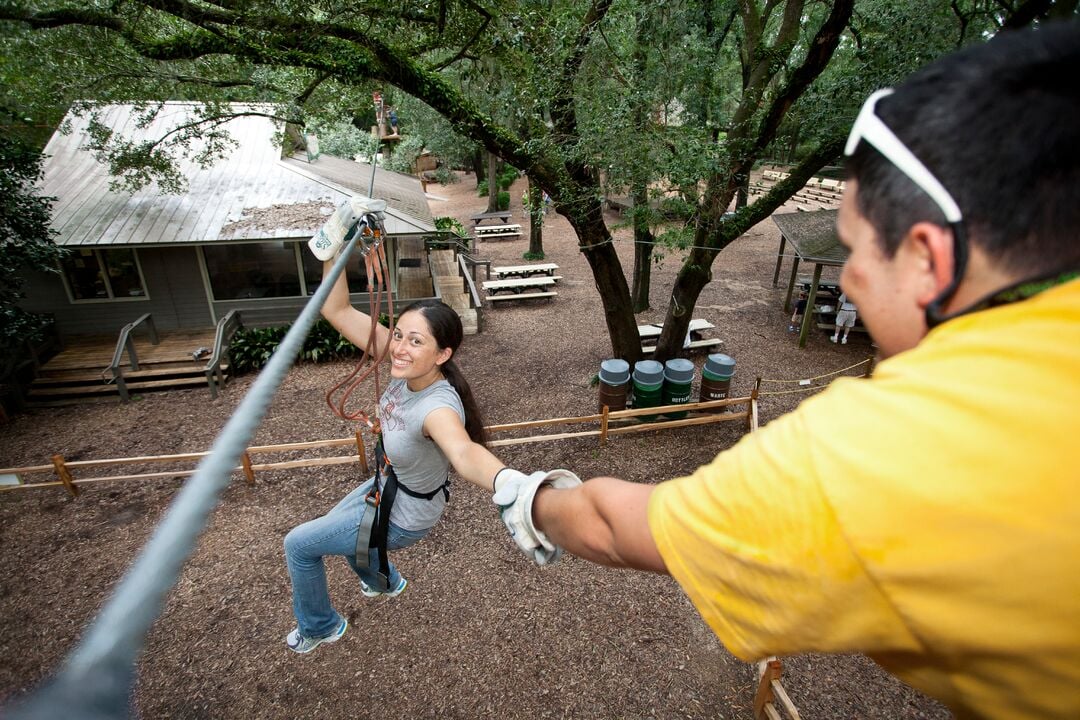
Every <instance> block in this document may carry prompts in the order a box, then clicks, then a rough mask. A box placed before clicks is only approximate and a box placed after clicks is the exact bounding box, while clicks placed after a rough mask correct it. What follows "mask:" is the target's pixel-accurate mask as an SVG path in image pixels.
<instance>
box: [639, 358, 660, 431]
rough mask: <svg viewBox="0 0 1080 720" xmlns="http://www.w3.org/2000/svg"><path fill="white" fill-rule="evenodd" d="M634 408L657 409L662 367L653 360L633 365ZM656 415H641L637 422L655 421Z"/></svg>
mask: <svg viewBox="0 0 1080 720" xmlns="http://www.w3.org/2000/svg"><path fill="white" fill-rule="evenodd" d="M633 377H634V408H635V409H637V408H648V407H657V406H658V405H660V395H661V392H662V389H663V387H664V366H663V365H661V364H660V363H658V362H656V361H655V360H641V361H639V362H636V363H634V376H633ZM655 419H656V415H642V416H640V417H638V420H641V421H649V420H655Z"/></svg>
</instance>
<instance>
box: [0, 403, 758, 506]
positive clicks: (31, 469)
mask: <svg viewBox="0 0 1080 720" xmlns="http://www.w3.org/2000/svg"><path fill="white" fill-rule="evenodd" d="M739 405H744V406H745V409H743V410H741V411H737V412H735V411H726V409H727V408H729V407H730V406H739ZM665 413H679V414H682V413H686V414H687V417H684V418H680V419H668V420H655V421H640V420H639V418H641V417H653V416H659V415H663V414H665ZM757 417H758V409H757V396H756V393H754V394H752V395H751V396H749V397H742V398H727V399H725V400H713V401H710V402H703V403H686V404H682V405H665V406H660V407H650V408H638V409H634V410H617V411H610V410H608V408H607V406H604V408H603V409H602V411H601V412H599V413H595V414H593V415H584V416H581V417H562V418H550V419H546V420H530V421H526V422H518V423H509V424H505V425H491V426H489V427H488V428H487V430H488V432H489V433H491V434H493V435H494V434H497V433H510V432H515V431H518V432H520V431H529V430H534V429H536V428H544V427H554V426H559V425H583V424H586V425H594V427H593V428H591V429H588V430H580V431H574V432H559V433H549V434H539V435H528V436H525V437H511V438H504V439H497V440H492V441H490V442H489V443H488V445H489V446H491V447H505V446H508V445H521V444H526V443H535V442H548V441H557V440H567V439H571V438H585V437H597V438H599V440H600V443H601V444H602V443H604V442H606V441H607V439H608V438H609V437H611V436H613V435H625V434H629V433H639V432H649V431H652V430H663V429H671V428H680V427H692V426H695V425H707V424H712V423H719V422H732V421H742V422H743V423H745V426H746V429H747V431H750V430H751V429H753V428H756V427H757ZM340 447H351V448H355V450H356V454H353V455H337V456H331V457H306V458H298V459H293V460H283V461H282V460H279V461H276V462H256V458H258V457H260V456H265V455H271V454H276V453H285V452H297V451H314V450H321V449H325V448H340ZM209 454H210V453H209V452H194V453H180V454H175V455H145V456H140V457H126V458H107V459H101V460H66V459H65V458H64V457H63V456H62V455H54V456H53V457H52V462H51V463H50V464H47V465H44V464H43V465H31V466H26V467H11V468H0V480H3V481H5V482H4V484H0V491H10V490H18V489H29V488H42V487H63V488H64V489H65V490H66V491H67V492H68V493H69V494H70V495H71V496H72V497H77V496H78V494H79V486H80V485H86V484H91V483H100V482H111V481H120V480H156V479H164V478H177V477H187V476H189V475H192V474H194V473H195V470H196V465H197V464H198V462H199V461H200V460H202V459H203V458H204V457H206V456H207V455H209ZM240 462H241V464H240V466H238V467H236V468H234V469H233V470H234V472H240V473H243V476H244V479H245V481H246V482H247V484H248V485H254V484H255V473H257V472H266V471H270V470H290V469H295V468H310V467H320V466H331V465H349V464H352V463H358V464H359V465H360V466H361V467H362V468H363V470H364V472H367V471H368V467H369V466H368V460H367V451H366V450H365V441H364V437H363V433H362V431H360V430H358V431H356V433H355V436H354V437H346V438H336V439H330V440H312V441H308V442H296V443H285V444H281V445H259V446H252V447H249V448H247V449H246V450H245V451H244V452H243V454H242V455H241V457H240ZM133 465H172V466H180V467H172V468H170V469H168V470H162V471H158V472H140V473H129V474H117V472H119V471H118V470H117V469H119V468H124V467H130V466H133ZM101 468H107V469H110V470H111V474H105V475H94V476H92V477H85V476H83V475H84V473H86V471H93V470H95V469H101ZM42 475H52V478H51V479H42V480H39V481H30V482H28V481H27V480H28V476H30V477H35V476H42Z"/></svg>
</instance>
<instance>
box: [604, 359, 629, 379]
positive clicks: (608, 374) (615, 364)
mask: <svg viewBox="0 0 1080 720" xmlns="http://www.w3.org/2000/svg"><path fill="white" fill-rule="evenodd" d="M600 380H601V381H602V382H606V383H607V384H608V385H622V384H623V383H625V382H627V381H628V380H630V363H628V362H626V361H625V360H622V359H620V358H612V359H611V360H604V361H603V362H602V363H600Z"/></svg>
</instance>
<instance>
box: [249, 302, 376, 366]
mask: <svg viewBox="0 0 1080 720" xmlns="http://www.w3.org/2000/svg"><path fill="white" fill-rule="evenodd" d="M379 323H380V324H382V325H384V326H388V325H389V323H390V318H389V316H387V315H386V314H385V313H383V314H380V315H379ZM288 331H289V326H288V325H276V326H273V327H264V328H243V329H242V330H240V331H238V332H237V333H236V335H234V336H233V340H232V343H231V344H230V345H229V357H230V359H231V361H232V367H233V371H234V372H236V373H245V372H251V371H254V370H260V369H262V367H263V366H264V365H266V363H267V362H268V361H269V360H270V356H271V355H273V354H274V352H275V351H276V350H277V348H278V345H280V344H281V341H282V340H283V339H284V338H285V334H286V333H287V332H288ZM359 356H360V349H359V348H357V347H356V346H355V345H353V344H352V343H351V342H349V341H348V340H346V339H345V338H344V337H343V336H342V335H341V333H339V332H338V331H337V329H335V328H334V326H333V325H331V324H330V323H328V322H327V321H326V320H322V319H320V320H318V321H317V322H316V323H315V325H313V326H312V328H311V332H309V333H308V336H307V339H306V340H304V346H303V347H302V348H301V349H300V358H299V359H300V360H307V361H309V362H315V363H318V362H328V361H330V360H342V359H345V358H353V357H359Z"/></svg>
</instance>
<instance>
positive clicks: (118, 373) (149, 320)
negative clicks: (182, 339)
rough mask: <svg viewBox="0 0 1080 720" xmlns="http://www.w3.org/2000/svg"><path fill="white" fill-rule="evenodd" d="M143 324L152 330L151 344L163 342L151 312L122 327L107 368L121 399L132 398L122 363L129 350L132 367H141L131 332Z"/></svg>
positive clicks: (134, 368)
mask: <svg viewBox="0 0 1080 720" xmlns="http://www.w3.org/2000/svg"><path fill="white" fill-rule="evenodd" d="M143 324H145V325H146V329H147V330H149V331H150V344H152V345H157V344H158V343H159V342H161V340H160V339H159V338H158V333H157V328H156V327H155V326H154V318H153V317H151V316H150V313H146V314H145V315H142V316H141V317H139V318H138V319H137V320H135V321H134V322H130V323H128V324H127V325H125V326H124V327H122V328H121V329H120V337H119V339H117V341H116V350H115V351H114V352H113V357H112V362H110V363H109V366H108V367H107V368H106V371H107V372H110V373H112V378H113V382H115V383H116V390H117V392H119V393H120V399H121V400H123V401H124V402H127V401H128V400H130V399H131V398H130V397H129V395H128V390H127V383H126V382H125V381H124V370H123V368H121V366H120V363H121V362H122V360H123V358H124V353H125V352H127V356H128V362H129V363H130V364H131V369H132V370H138V369H139V357H138V355H137V354H136V352H135V340H134V339H133V338H132V337H131V333H132V331H134V330H135V328H136V327H138V326H139V325H143Z"/></svg>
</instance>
